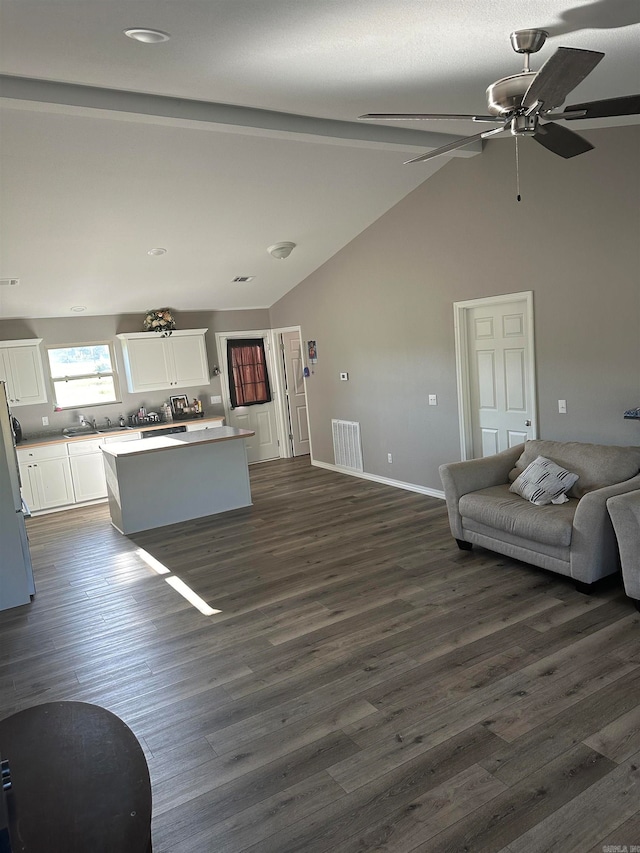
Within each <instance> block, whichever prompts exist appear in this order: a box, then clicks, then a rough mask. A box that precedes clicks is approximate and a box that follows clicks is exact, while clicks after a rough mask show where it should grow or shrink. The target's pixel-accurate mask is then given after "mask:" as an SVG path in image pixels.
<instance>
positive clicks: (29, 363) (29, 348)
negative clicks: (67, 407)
mask: <svg viewBox="0 0 640 853" xmlns="http://www.w3.org/2000/svg"><path fill="white" fill-rule="evenodd" d="M41 343H42V338H32V339H29V340H24V341H0V380H3V381H4V382H6V383H7V392H8V394H7V397H8V402H9V407H10V408H11V409H13V408H15V407H16V406H32V405H34V404H35V403H46V402H47V390H46V385H45V381H44V370H43V367H42V353H41V351H40V344H41Z"/></svg>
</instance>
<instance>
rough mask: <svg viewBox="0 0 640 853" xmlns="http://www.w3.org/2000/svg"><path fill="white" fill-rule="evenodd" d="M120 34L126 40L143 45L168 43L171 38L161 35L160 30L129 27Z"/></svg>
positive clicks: (164, 34)
mask: <svg viewBox="0 0 640 853" xmlns="http://www.w3.org/2000/svg"><path fill="white" fill-rule="evenodd" d="M122 32H123V33H124V34H125V36H127V37H128V38H130V39H135V40H136V41H141V42H142V43H143V44H160V42H163V41H169V39H170V38H171V36H170V35H169V33H163V32H162V30H149V29H147V28H146V27H131V28H130V29H128V30H123V31H122Z"/></svg>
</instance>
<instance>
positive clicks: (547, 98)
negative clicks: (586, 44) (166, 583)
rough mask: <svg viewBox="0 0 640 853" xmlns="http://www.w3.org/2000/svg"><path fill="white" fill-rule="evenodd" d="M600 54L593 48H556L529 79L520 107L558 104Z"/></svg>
mask: <svg viewBox="0 0 640 853" xmlns="http://www.w3.org/2000/svg"><path fill="white" fill-rule="evenodd" d="M603 56H604V53H600V52H599V51H595V50H579V49H577V48H574V47H559V48H558V49H557V50H556V52H555V53H554V54H553V56H550V57H549V59H547V61H546V62H545V63H544V65H543V66H542V68H541V69H540V71H538V73H537V74H536V76H535V77H534V78H533V81H532V83H531V85H530V86H529V88H528V89H527V91H526V92H525V94H524V98H523V99H522V106H523V107H524V108H525V109H528V108H529V107H535V105H536V103H538V102H541V103H542V104H543V105H544V109H545V110H552V109H554V108H555V107H559V106H561V105H562V104H563V103H564V99H565V98H566V97H567V95H568V94H569V92H572V91H573V90H574V89H575V88H576V86H577V85H578V83H581V82H582V81H583V80H584V78H585V77H586V76H587V74H590V73H591V72H592V71H593V69H594V68H595V67H596V65H597V64H598V63H599V62H600V60H601V59H602V58H603Z"/></svg>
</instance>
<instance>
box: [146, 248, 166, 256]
mask: <svg viewBox="0 0 640 853" xmlns="http://www.w3.org/2000/svg"><path fill="white" fill-rule="evenodd" d="M166 254H167V250H166V249H161V248H158V249H149V251H148V252H147V255H166Z"/></svg>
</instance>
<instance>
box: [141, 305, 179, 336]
mask: <svg viewBox="0 0 640 853" xmlns="http://www.w3.org/2000/svg"><path fill="white" fill-rule="evenodd" d="M175 327H176V321H175V320H174V319H173V315H172V314H171V309H170V308H158V309H156V310H155V311H147V316H146V317H145V318H144V328H145V331H146V332H161V333H162V334H163V335H170V334H171V332H172V331H173V330H174V329H175Z"/></svg>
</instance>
